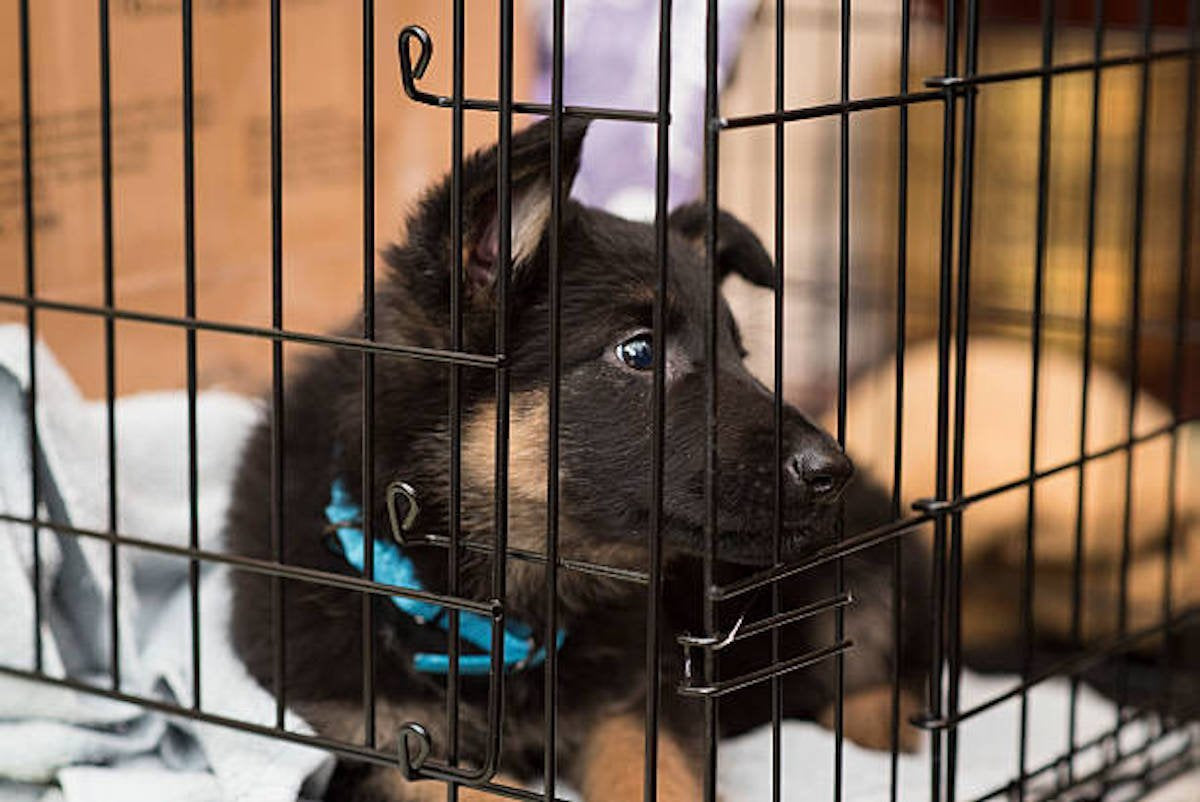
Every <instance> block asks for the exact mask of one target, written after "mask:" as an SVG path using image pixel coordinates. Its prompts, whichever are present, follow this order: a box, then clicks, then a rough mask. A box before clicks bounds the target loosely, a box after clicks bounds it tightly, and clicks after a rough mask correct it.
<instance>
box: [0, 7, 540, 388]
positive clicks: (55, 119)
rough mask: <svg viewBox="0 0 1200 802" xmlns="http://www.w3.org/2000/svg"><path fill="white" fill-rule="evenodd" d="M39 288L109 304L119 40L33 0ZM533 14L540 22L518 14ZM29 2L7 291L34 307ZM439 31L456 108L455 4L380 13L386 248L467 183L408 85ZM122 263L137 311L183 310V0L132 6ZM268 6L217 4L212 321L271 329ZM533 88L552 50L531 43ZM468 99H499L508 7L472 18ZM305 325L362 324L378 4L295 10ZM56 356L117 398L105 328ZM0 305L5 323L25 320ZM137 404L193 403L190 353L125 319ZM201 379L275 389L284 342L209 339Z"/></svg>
mask: <svg viewBox="0 0 1200 802" xmlns="http://www.w3.org/2000/svg"><path fill="white" fill-rule="evenodd" d="M31 6H32V16H31V23H30V27H31V64H32V75H33V78H32V99H33V100H32V102H33V110H34V112H33V138H32V139H33V141H32V146H33V158H34V186H35V191H34V203H35V220H36V227H35V234H36V236H35V263H34V264H35V275H36V284H35V288H36V292H37V294H38V295H39V296H41V297H44V298H49V299H53V300H57V301H66V302H71V303H83V304H92V305H95V304H100V303H102V302H103V299H104V294H103V225H102V192H101V180H100V176H101V161H100V154H101V138H100V131H101V127H100V120H101V118H100V77H99V26H98V20H97V16H96V14H95V13H94V11H93V12H92V13H86V14H80V13H79V5H78V4H77V3H75V2H74V0H46V1H45V2H39V3H34V4H31ZM518 17H520V15H518ZM17 21H18V17H17V4H16V2H12V1H11V0H10V1H6V2H5V3H4V4H3V5H2V6H0V42H4V43H6V44H5V46H4V47H3V48H0V51H2V52H3V53H4V55H3V56H0V266H2V267H0V293H10V294H21V293H24V292H25V282H24V273H25V267H24V266H25V262H24V257H23V249H24V245H23V240H24V218H23V214H22V202H23V201H22V198H23V188H22V181H21V139H20V81H19V61H18V57H19V46H18V44H19V37H18V26H17ZM409 23H420V24H422V25H424V26H425V27H426V28H427V29H428V30H429V32H430V34H431V36H432V38H433V41H434V43H435V56H434V59H433V61H432V63H431V64H430V68H429V71H428V74H427V76H426V78H425V79H424V83H425V84H427V85H429V86H431V87H433V88H435V89H436V90H438V91H443V92H445V91H448V88H449V82H450V70H451V67H452V60H451V52H450V47H451V38H450V36H451V31H450V26H451V19H450V18H449V16H448V14H447V11H446V8H445V4H444V3H438V2H434V1H433V0H418V1H417V2H409V3H405V4H403V6H401V5H400V4H379V7H378V9H377V12H376V19H375V28H374V29H375V37H374V47H375V59H374V61H375V71H374V74H375V105H376V124H375V160H376V165H375V176H376V186H375V202H376V215H375V237H374V241H375V243H376V244H377V245H378V244H383V243H385V242H387V241H389V240H390V239H394V238H395V237H396V236H397V234H398V233H399V230H400V226H401V224H402V220H403V214H404V212H405V210H406V209H407V208H408V207H409V206H410V205H411V204H412V203H413V201H414V200H415V199H416V197H417V196H418V194H419V192H420V191H421V190H422V189H423V188H424V187H425V186H426V185H427V184H429V183H430V182H431V181H433V180H434V179H435V178H437V177H438V176H439V175H440V174H441V173H442V172H444V171H445V170H446V169H447V166H448V164H449V159H450V115H449V112H448V111H447V110H444V109H433V108H429V107H426V106H421V105H419V104H415V103H413V102H412V101H410V100H408V99H407V98H406V97H405V96H404V95H403V93H402V91H401V90H400V85H399V78H398V71H397V62H396V55H395V53H396V49H395V37H396V34H397V33H398V32H399V30H400V29H401V28H402V27H403V26H404V25H406V24H409ZM110 28H111V53H112V62H111V65H112V66H111V75H112V81H111V93H112V106H111V108H112V118H111V119H112V152H113V268H114V295H115V303H116V305H117V306H118V307H121V308H125V309H132V310H137V311H144V312H152V313H155V314H163V315H176V316H177V315H182V314H184V298H185V292H184V192H183V127H182V96H181V86H182V35H181V18H180V3H179V2H178V0H114V2H112V4H111V15H110ZM269 42H270V39H269V4H268V2H267V0H197V2H196V3H195V26H194V53H195V58H194V64H195V121H196V138H195V153H196V162H195V163H196V206H195V214H196V281H197V313H198V315H199V316H200V317H201V318H207V319H215V320H219V321H224V322H233V323H240V324H247V325H255V326H266V325H269V324H270V321H271V254H272V240H271V228H272V218H271V181H270V175H271V173H270V144H271V143H270V83H269V74H270V73H269V70H270V60H269V55H270V50H269ZM517 42H518V47H517V71H516V72H517V92H518V94H520V93H521V92H522V88H523V87H524V86H525V85H526V83H527V81H526V78H527V76H528V75H529V63H530V60H531V57H530V55H529V52H530V48H528V47H522V46H521V45H522V44H531V41H529V42H526V41H525V40H523V38H522V32H521V31H520V30H518V31H517ZM466 51H467V54H466V64H465V66H466V78H465V80H466V84H467V91H468V94H472V95H476V96H494V95H495V84H496V75H497V72H496V63H497V53H498V28H497V22H496V12H495V9H491V8H483V7H481V8H474V7H472V8H471V9H470V12H469V13H468V15H467V46H466ZM281 75H282V115H283V137H282V139H283V148H282V152H283V202H282V209H283V226H282V239H283V289H284V293H283V295H284V326H285V327H286V328H288V329H296V330H316V331H321V330H326V329H328V328H329V327H331V326H333V325H336V324H337V322H339V321H340V320H342V319H344V318H346V317H347V316H349V315H350V314H351V313H352V312H353V310H354V309H355V307H356V305H357V303H358V298H359V295H360V294H361V288H362V274H363V259H364V244H363V242H364V232H363V222H362V209H363V191H364V190H363V177H362V156H363V135H362V18H361V5H360V4H358V3H353V2H349V0H286V1H285V2H284V3H283V10H282V57H281ZM468 123H469V124H468V126H467V131H466V134H467V136H466V139H467V147H468V149H470V148H473V147H476V146H479V145H481V144H484V143H487V142H489V141H492V140H493V139H494V126H495V117H494V115H485V114H480V115H471V116H470V117H469V120H468ZM39 318H40V324H41V325H40V326H39V329H40V332H41V335H42V336H43V337H44V338H45V339H46V340H48V341H49V343H50V345H51V346H52V347H53V348H54V350H55V352H56V353H57V354H58V356H59V358H60V359H62V361H63V362H64V363H65V364H66V366H67V368H68V369H69V370H70V371H71V373H72V374H73V375H74V377H75V378H76V380H77V381H78V382H79V383H80V384H81V385H82V387H83V388H84V390H85V392H86V393H88V394H89V395H97V394H99V393H102V391H103V358H102V356H103V349H102V347H101V348H100V349H99V350H98V349H97V347H96V346H97V343H96V341H95V338H96V337H97V336H99V335H98V332H99V331H100V327H99V326H98V325H93V324H94V323H95V321H94V320H93V321H91V322H88V321H84V320H82V319H81V318H80V317H79V316H76V315H64V314H48V313H43V314H40V315H39ZM22 319H24V312H23V310H22V309H20V308H19V307H13V306H10V305H0V321H10V320H22ZM117 334H118V351H117V366H118V392H131V391H135V390H139V389H147V388H155V387H169V386H178V384H179V383H180V381H181V379H182V376H183V370H182V361H183V359H184V351H183V348H182V343H183V338H182V336H181V335H180V334H179V332H178V331H177V330H171V331H168V330H166V329H164V328H163V327H161V326H153V325H145V324H131V323H124V322H118V324H117ZM200 343H201V345H200V349H201V354H200V365H201V372H200V379H201V383H202V384H204V385H212V384H220V385H223V386H230V387H235V388H238V389H243V390H257V389H259V388H260V387H261V386H262V383H263V381H264V380H265V378H266V376H267V374H268V370H269V361H268V360H267V359H265V358H264V353H266V352H267V350H269V349H265V348H264V345H263V343H261V342H257V343H256V342H254V341H251V340H249V339H247V338H241V337H232V336H222V335H205V336H202V337H201V338H200Z"/></svg>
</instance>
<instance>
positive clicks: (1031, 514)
mask: <svg viewBox="0 0 1200 802" xmlns="http://www.w3.org/2000/svg"><path fill="white" fill-rule="evenodd" d="M1054 12H1055V0H1042V68H1043V70H1048V69H1049V67H1050V66H1051V65H1053V64H1054ZM1053 86H1054V85H1053V83H1052V80H1051V75H1050V74H1049V73H1048V72H1044V73H1043V75H1042V78H1041V104H1040V107H1039V111H1038V168H1037V213H1036V221H1035V227H1036V233H1035V235H1034V273H1033V312H1032V316H1031V321H1030V324H1031V326H1032V334H1031V354H1030V362H1031V365H1030V371H1031V373H1032V378H1031V380H1030V396H1029V455H1028V462H1027V465H1028V471H1029V473H1030V474H1031V475H1032V474H1033V473H1035V472H1036V471H1037V454H1038V421H1039V420H1040V415H1039V413H1040V411H1041V410H1040V409H1039V402H1040V399H1041V392H1040V390H1041V375H1042V374H1041V364H1042V309H1043V307H1044V305H1045V287H1046V238H1047V233H1046V231H1047V227H1048V225H1049V221H1048V219H1047V218H1048V215H1049V202H1050V198H1049V196H1050V136H1051V134H1050V124H1051V119H1050V117H1051V114H1052V112H1053V107H1052V105H1051V104H1052V100H1053V94H1052V92H1053ZM1132 453H1133V450H1132V449H1130V450H1129V451H1127V452H1126V454H1132ZM1036 520H1037V485H1036V484H1030V485H1029V488H1028V490H1027V493H1026V497H1025V551H1024V561H1023V565H1022V571H1021V632H1022V644H1021V648H1022V658H1021V678H1022V680H1028V678H1029V675H1030V673H1031V672H1032V671H1033V658H1034V637H1035V622H1034V610H1033V605H1034V581H1035V576H1034V575H1035V566H1034V560H1035V548H1036V546H1035V538H1036V532H1035V527H1036ZM1018 732H1019V735H1018V743H1017V783H1018V788H1019V793H1020V794H1021V796H1022V798H1023V797H1024V794H1025V778H1026V774H1025V769H1026V766H1025V761H1026V758H1027V755H1028V740H1029V694H1028V693H1026V692H1024V691H1023V692H1022V693H1021V712H1020V724H1019V729H1018Z"/></svg>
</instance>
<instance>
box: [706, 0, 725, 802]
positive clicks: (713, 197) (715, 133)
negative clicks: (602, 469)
mask: <svg viewBox="0 0 1200 802" xmlns="http://www.w3.org/2000/svg"><path fill="white" fill-rule="evenodd" d="M718 8H719V3H718V0H707V2H706V4H705V14H706V16H705V51H704V55H705V63H704V67H705V83H704V201H705V225H704V266H705V273H706V275H707V277H708V287H707V290H708V298H707V301H708V304H707V307H706V309H705V321H704V322H705V330H704V357H705V363H706V365H707V367H708V370H707V372H706V374H705V377H704V393H705V399H704V442H705V448H704V479H705V497H704V502H705V520H704V588H705V601H704V631H705V632H716V627H717V610H716V602H714V601H713V599H712V594H711V592H710V591H711V589H712V588H713V587H714V585H715V584H716V583H715V581H714V574H713V568H714V566H713V563H714V560H715V557H716V542H717V525H718V518H717V493H718V483H719V481H720V467H719V463H718V455H717V391H718V386H717V375H718V365H717V311H718V309H719V308H720V307H719V298H720V292H721V287H720V281H719V278H718V273H717V200H718V198H717V190H718V188H719V181H718V175H717V170H718V164H719V157H720V153H719V151H718V148H719V145H720V127H719V113H720V105H719V100H718V88H719V87H718V85H717V81H718V70H717V57H718V55H719V53H718V39H717V34H718V19H717V14H718ZM716 673H717V665H716V654H715V652H714V650H712V649H705V651H704V681H705V684H707V685H712V683H713V682H715V681H716ZM718 713H719V711H718V707H717V700H716V699H714V698H712V697H708V696H706V697H705V698H704V802H716V800H717V752H718V749H717V737H718V732H719V730H718V720H717V716H718Z"/></svg>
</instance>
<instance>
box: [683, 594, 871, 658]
mask: <svg viewBox="0 0 1200 802" xmlns="http://www.w3.org/2000/svg"><path fill="white" fill-rule="evenodd" d="M853 603H854V596H853V595H852V594H850V593H839V594H838V595H836V596H833V597H831V598H828V599H822V600H820V601H817V602H813V603H812V604H806V605H803V606H801V607H797V608H796V609H794V610H790V611H788V612H786V613H777V614H775V615H771V616H768V617H766V618H762V619H759V620H758V621H755V622H753V623H751V624H747V625H745V626H742V625H741V622H740V621H739V622H738V624H737V625H735V626H734V627H733V629H731V630H730V631H729V632H728V633H726V634H725V635H721V636H716V637H714V636H697V635H680V636H679V637H677V638H676V639H675V640H676V641H677V642H678V643H679V644H680V645H681V646H691V647H695V648H697V649H712V650H714V651H719V650H721V649H724V648H726V647H727V646H730V645H732V644H734V643H739V642H741V641H744V640H746V639H747V638H752V637H754V636H755V635H761V634H762V633H764V632H770V631H772V630H776V629H779V628H780V627H783V626H786V625H787V624H791V623H793V622H796V621H800V620H802V619H805V618H812V617H813V616H814V615H818V614H819V613H823V612H827V611H829V610H835V609H837V608H839V607H845V606H846V605H848V604H853Z"/></svg>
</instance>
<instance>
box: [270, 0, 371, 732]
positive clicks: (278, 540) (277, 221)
mask: <svg viewBox="0 0 1200 802" xmlns="http://www.w3.org/2000/svg"><path fill="white" fill-rule="evenodd" d="M281 2H282V0H271V17H270V29H271V54H270V61H271V66H270V73H271V75H270V81H271V327H272V328H274V329H282V328H283V108H282V106H283V77H282V61H283V42H282V33H281V29H280V26H281V19H280V14H281ZM283 414H284V410H283V343H282V342H281V341H279V340H273V341H272V342H271V535H270V538H271V539H270V547H271V555H272V557H273V558H274V560H275V562H277V563H280V564H282V563H283V562H284V548H283V470H284V464H283ZM366 551H367V552H368V553H370V552H371V551H372V549H367V550H366ZM284 629H285V622H284V585H283V581H282V579H281V578H280V577H278V576H272V577H271V631H272V632H273V633H274V635H273V640H272V650H273V661H274V667H273V674H274V686H273V688H272V690H273V691H274V697H275V726H276V728H278V729H281V730H282V729H283V728H284V714H285V712H286V710H287V699H286V697H285V691H286V688H285V682H284V666H285V660H284V657H285V655H284V651H285V646H286V645H285V644H284V642H283V635H284Z"/></svg>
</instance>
